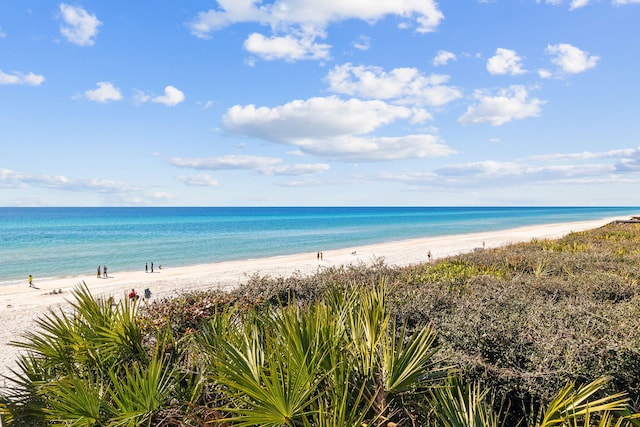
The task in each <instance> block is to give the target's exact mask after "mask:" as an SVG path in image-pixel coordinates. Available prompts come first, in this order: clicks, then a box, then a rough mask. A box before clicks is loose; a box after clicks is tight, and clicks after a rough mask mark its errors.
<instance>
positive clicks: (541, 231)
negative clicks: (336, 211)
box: [0, 217, 629, 387]
mask: <svg viewBox="0 0 640 427" xmlns="http://www.w3.org/2000/svg"><path fill="white" fill-rule="evenodd" d="M626 219H629V218H628V217H615V218H606V219H600V220H591V221H579V222H565V223H556V224H544V225H533V226H526V227H518V228H512V229H507V230H499V231H491V232H481V233H471V234H459V235H449V236H438V237H428V238H416V239H410V240H402V241H396V242H389V243H380V244H373V245H367V246H360V247H351V248H344V249H336V250H327V251H323V254H322V259H318V256H317V249H316V248H313V249H312V250H311V251H310V252H308V253H300V254H294V255H285V256H274V257H265V258H256V259H247V260H242V261H229V262H220V263H214V264H201V265H192V266H187V267H171V266H170V265H166V264H165V265H163V266H162V268H161V269H159V268H157V267H156V268H155V269H154V272H153V273H151V272H145V270H144V266H143V268H141V270H140V271H117V270H116V271H113V270H109V277H108V278H97V277H96V274H95V273H94V272H92V273H87V274H86V275H79V276H73V277H56V278H50V279H42V280H41V279H39V278H37V277H34V281H33V284H34V287H33V288H30V287H29V284H28V281H27V280H26V278H25V281H24V283H20V284H15V283H13V284H0V298H1V303H0V325H2V326H1V327H0V361H1V362H0V374H4V375H8V374H10V370H11V369H13V368H15V366H16V365H15V360H16V358H17V356H18V354H19V353H18V351H19V350H18V349H17V348H15V347H14V346H11V345H9V342H11V341H15V340H20V339H21V337H22V335H23V334H24V332H25V331H27V330H31V329H33V328H34V327H35V321H36V319H37V318H38V317H39V316H41V315H42V314H45V313H47V312H48V311H49V310H58V309H60V308H64V307H68V300H71V299H72V298H73V295H72V293H73V289H74V288H75V287H76V286H78V285H79V284H81V283H82V282H84V283H85V284H86V285H87V286H88V288H89V289H90V290H91V292H92V294H93V295H94V296H95V297H109V296H112V297H114V298H116V299H119V298H124V297H125V295H126V293H127V292H128V291H130V290H131V289H135V290H136V291H137V292H138V293H139V294H142V292H143V290H144V289H145V288H148V289H149V290H150V291H151V292H152V297H151V299H152V300H153V299H156V298H164V297H172V296H177V295H179V294H180V293H183V292H185V291H191V290H196V289H203V290H204V289H225V290H230V289H233V288H234V287H237V286H239V285H241V284H242V283H246V282H247V281H248V279H249V278H250V277H251V276H253V275H260V276H271V277H287V276H290V275H291V274H294V273H297V274H302V275H310V274H314V273H316V272H318V271H319V270H322V269H324V268H329V267H335V266H341V265H349V264H361V263H364V264H371V263H372V262H374V261H375V260H378V259H380V258H382V259H384V262H385V263H386V264H387V265H394V266H406V265H411V264H418V263H423V262H428V261H429V260H428V255H427V254H428V253H429V252H430V253H431V255H432V260H435V259H438V258H443V257H447V256H451V255H458V254H462V253H466V252H470V251H473V250H475V249H477V248H482V247H484V248H487V249H488V248H495V247H499V246H504V245H507V244H510V243H519V242H525V241H531V240H532V239H555V238H559V237H562V236H564V235H566V234H568V233H571V232H578V231H584V230H588V229H593V228H597V227H601V226H603V225H605V224H608V223H609V222H612V221H615V220H626ZM320 250H321V248H320ZM54 291H55V292H54ZM59 291H61V292H59ZM3 385H5V384H4V381H3V380H2V379H0V387H2V386H3Z"/></svg>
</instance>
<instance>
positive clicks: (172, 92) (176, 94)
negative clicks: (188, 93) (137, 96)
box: [151, 86, 185, 107]
mask: <svg viewBox="0 0 640 427" xmlns="http://www.w3.org/2000/svg"><path fill="white" fill-rule="evenodd" d="M184 100H185V96H184V93H182V91H181V90H179V89H177V88H175V87H173V86H167V87H165V88H164V95H161V96H156V97H154V98H151V102H155V103H158V104H164V105H166V106H167V107H173V106H175V105H178V104H180V103H181V102H183V101H184Z"/></svg>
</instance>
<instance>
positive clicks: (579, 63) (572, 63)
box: [546, 43, 600, 74]
mask: <svg viewBox="0 0 640 427" xmlns="http://www.w3.org/2000/svg"><path fill="white" fill-rule="evenodd" d="M546 52H547V54H549V55H550V56H551V57H552V59H551V62H553V63H554V64H555V65H556V66H558V68H559V69H560V71H561V72H562V73H567V74H578V73H582V72H584V71H586V70H588V69H590V68H594V67H595V66H596V64H597V63H598V60H599V59H600V58H599V57H598V56H594V55H589V54H588V52H585V51H583V50H580V49H578V48H577V47H575V46H572V45H570V44H567V43H559V44H555V45H548V46H547V49H546Z"/></svg>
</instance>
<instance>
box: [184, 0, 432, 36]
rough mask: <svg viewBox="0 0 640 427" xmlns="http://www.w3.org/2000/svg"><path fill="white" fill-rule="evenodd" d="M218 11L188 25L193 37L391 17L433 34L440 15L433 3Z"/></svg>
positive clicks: (256, 4)
mask: <svg viewBox="0 0 640 427" xmlns="http://www.w3.org/2000/svg"><path fill="white" fill-rule="evenodd" d="M217 3H218V6H219V9H218V10H208V11H206V12H200V13H198V16H197V18H196V19H195V20H194V21H193V22H191V23H190V24H189V26H190V28H191V31H192V33H193V34H194V35H196V36H197V37H204V38H206V37H208V36H210V34H211V33H212V32H214V31H216V30H219V29H221V28H224V27H227V26H229V25H232V24H235V23H240V22H258V23H261V24H267V25H270V26H271V27H272V28H283V27H290V26H299V27H307V28H313V30H314V31H317V30H318V29H321V30H322V29H324V28H325V27H326V26H327V25H329V24H330V23H332V22H340V21H346V20H349V19H360V20H363V21H367V22H375V21H377V20H379V19H382V18H384V17H385V16H389V15H395V16H400V17H402V18H406V19H408V20H413V21H415V23H416V24H417V27H416V31H418V32H430V31H434V30H435V29H436V28H437V27H438V25H439V24H440V22H441V21H442V19H444V15H443V14H442V12H440V10H439V9H438V5H437V3H436V2H435V1H433V0H377V1H375V2H373V1H367V0H351V1H343V0H297V1H291V0H276V1H274V2H273V3H270V4H267V3H262V1H260V0H218V1H217Z"/></svg>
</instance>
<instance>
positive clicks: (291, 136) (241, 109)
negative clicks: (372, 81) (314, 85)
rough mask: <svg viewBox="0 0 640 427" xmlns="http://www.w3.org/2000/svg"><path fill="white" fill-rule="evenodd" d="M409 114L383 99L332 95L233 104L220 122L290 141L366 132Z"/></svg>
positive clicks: (240, 130)
mask: <svg viewBox="0 0 640 427" xmlns="http://www.w3.org/2000/svg"><path fill="white" fill-rule="evenodd" d="M411 115H412V111H411V109H409V108H406V107H401V106H395V105H390V104H387V103H385V102H382V101H363V100H359V99H349V100H342V99H340V98H338V97H335V96H331V97H326V98H322V97H317V98H310V99H308V100H296V101H291V102H288V103H286V104H284V105H281V106H277V107H273V108H269V107H256V106H255V105H246V106H241V105H235V106H233V107H231V108H229V109H228V110H227V112H226V113H225V115H224V117H223V125H224V127H225V129H226V130H227V131H229V132H230V133H232V134H236V135H244V136H250V137H254V138H261V139H266V140H270V141H276V142H284V143H290V142H291V141H294V140H301V139H305V138H310V137H314V138H331V137H335V136H338V135H344V134H365V133H369V132H371V131H373V130H375V129H376V128H378V127H379V126H382V125H385V124H389V123H391V122H393V121H395V120H398V119H409V118H410V117H411Z"/></svg>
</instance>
